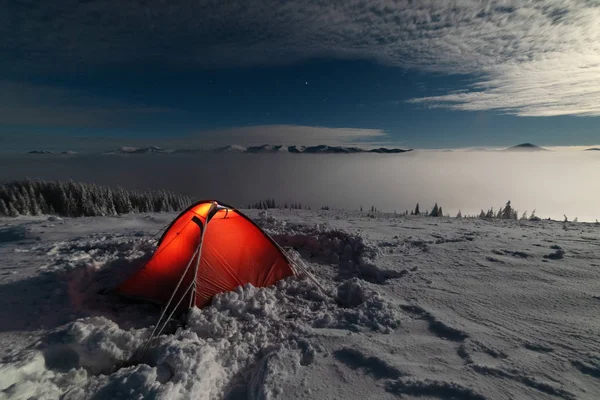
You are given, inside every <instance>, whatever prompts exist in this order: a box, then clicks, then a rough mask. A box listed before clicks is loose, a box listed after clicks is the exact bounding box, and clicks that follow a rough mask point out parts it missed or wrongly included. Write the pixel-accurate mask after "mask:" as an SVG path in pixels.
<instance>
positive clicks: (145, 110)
mask: <svg viewBox="0 0 600 400" xmlns="http://www.w3.org/2000/svg"><path fill="white" fill-rule="evenodd" d="M0 93H2V96H0V126H43V127H79V128H86V127H90V128H107V127H123V126H126V125H127V124H129V123H131V122H132V121H134V120H135V119H136V118H139V119H143V118H144V117H147V116H149V115H155V114H161V115H164V114H172V113H176V112H177V110H174V109H170V108H163V107H149V106H145V105H135V104H128V103H125V102H121V101H116V100H113V99H106V98H102V97H98V96H92V95H89V94H84V93H80V92H78V91H76V90H71V89H64V88H59V87H54V86H50V85H34V84H29V83H23V82H11V81H0Z"/></svg>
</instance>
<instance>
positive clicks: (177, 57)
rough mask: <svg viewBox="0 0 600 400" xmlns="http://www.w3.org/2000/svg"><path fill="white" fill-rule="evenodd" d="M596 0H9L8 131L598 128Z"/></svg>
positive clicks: (508, 133) (182, 136)
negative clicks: (46, 0)
mask: <svg viewBox="0 0 600 400" xmlns="http://www.w3.org/2000/svg"><path fill="white" fill-rule="evenodd" d="M598 21H600V3H597V2H589V1H556V2H554V1H545V2H538V1H474V0H473V1H471V0H463V1H448V2H446V1H443V2H442V1H432V2H429V1H389V0H382V1H373V0H369V1H367V0H364V1H359V0H351V1H294V2H291V1H281V0H279V1H275V0H270V1H247V0H245V1H193V2H192V1H171V2H168V1H157V0H148V1H137V0H134V1H125V2H123V1H116V0H99V1H82V0H71V1H64V0H57V1H53V2H30V1H6V2H2V3H1V4H0V147H2V150H3V151H7V150H8V151H12V150H16V151H20V150H23V149H31V148H39V147H46V148H56V149H58V148H65V149H66V148H73V149H79V148H86V149H91V148H103V149H104V148H109V147H111V146H117V145H119V146H120V145H131V144H133V145H153V144H156V145H166V146H174V147H204V146H216V145H225V144H241V145H244V144H264V143H272V144H288V145H293V144H312V145H314V144H342V145H346V144H364V145H375V144H376V145H388V146H406V147H413V148H458V147H478V146H491V147H493V146H509V145H513V144H518V143H522V142H533V143H536V144H539V145H545V146H567V145H594V144H597V143H600V118H598V116H599V115H600V24H599V23H598Z"/></svg>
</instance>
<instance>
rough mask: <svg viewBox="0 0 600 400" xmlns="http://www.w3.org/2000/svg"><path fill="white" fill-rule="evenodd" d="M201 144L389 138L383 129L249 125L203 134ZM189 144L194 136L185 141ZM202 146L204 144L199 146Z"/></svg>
mask: <svg viewBox="0 0 600 400" xmlns="http://www.w3.org/2000/svg"><path fill="white" fill-rule="evenodd" d="M198 137H201V144H202V145H203V147H204V146H225V145H230V144H240V145H244V146H247V145H250V146H252V145H263V144H274V145H288V146H289V145H299V146H310V145H316V144H325V145H330V146H339V145H356V144H360V145H362V146H368V145H374V144H382V143H389V138H388V137H387V135H386V133H385V132H384V131H383V130H381V129H357V128H327V127H322V126H302V125H263V126H248V127H239V128H231V129H223V130H216V131H208V132H206V131H205V132H201V133H199V134H198ZM183 140H184V141H185V143H187V144H188V145H189V144H190V143H193V140H194V139H193V137H189V138H186V139H183ZM199 144H200V143H199Z"/></svg>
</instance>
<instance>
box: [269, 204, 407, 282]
mask: <svg viewBox="0 0 600 400" xmlns="http://www.w3.org/2000/svg"><path fill="white" fill-rule="evenodd" d="M258 223H259V225H260V226H261V227H262V228H263V229H264V230H265V231H266V232H268V233H269V234H270V235H271V236H272V237H273V239H274V240H275V241H276V242H277V243H278V244H279V245H281V246H282V247H284V248H291V249H293V250H295V251H298V252H299V253H300V254H301V255H302V256H303V258H305V259H307V260H309V261H316V262H319V263H326V264H335V265H337V266H338V267H339V268H338V276H337V278H338V280H344V279H349V278H352V277H358V278H361V279H364V280H366V281H368V282H371V283H384V282H386V281H387V280H388V279H394V278H400V277H402V276H404V274H405V272H404V271H394V270H389V269H383V268H380V267H379V266H377V258H378V257H379V256H381V250H380V248H379V247H378V246H376V245H375V244H373V243H371V242H369V241H368V240H367V239H365V238H364V237H362V236H360V235H358V234H353V233H350V232H347V231H345V230H340V229H325V228H323V227H321V226H319V225H315V226H308V225H301V224H295V225H294V224H287V223H285V222H281V221H278V220H277V219H275V218H273V217H271V216H268V214H267V213H266V212H263V213H261V214H260V215H259V219H258Z"/></svg>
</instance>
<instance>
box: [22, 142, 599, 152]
mask: <svg viewBox="0 0 600 400" xmlns="http://www.w3.org/2000/svg"><path fill="white" fill-rule="evenodd" d="M409 151H413V149H400V148H389V147H379V148H374V149H363V148H360V147H347V146H328V145H324V144H322V145H318V146H282V145H272V144H265V145H262V146H238V145H230V146H223V147H217V148H213V149H193V148H191V149H165V148H162V147H158V146H149V147H129V146H125V147H121V148H120V149H118V150H116V151H110V152H107V153H104V154H194V153H248V154H274V153H292V154H356V153H377V154H400V153H406V152H409ZM442 151H451V150H442ZM466 151H494V150H493V149H489V148H483V147H482V148H470V149H467V150H466ZM495 151H498V150H495ZM500 151H514V152H526V151H532V152H536V151H550V150H548V149H545V148H543V147H540V146H536V145H535V144H532V143H522V144H518V145H516V146H512V147H508V148H506V149H502V150H500ZM585 151H600V147H592V148H589V149H585ZM28 153H29V154H77V152H75V151H70V150H68V151H63V152H53V151H48V150H31V151H29V152H28Z"/></svg>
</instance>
